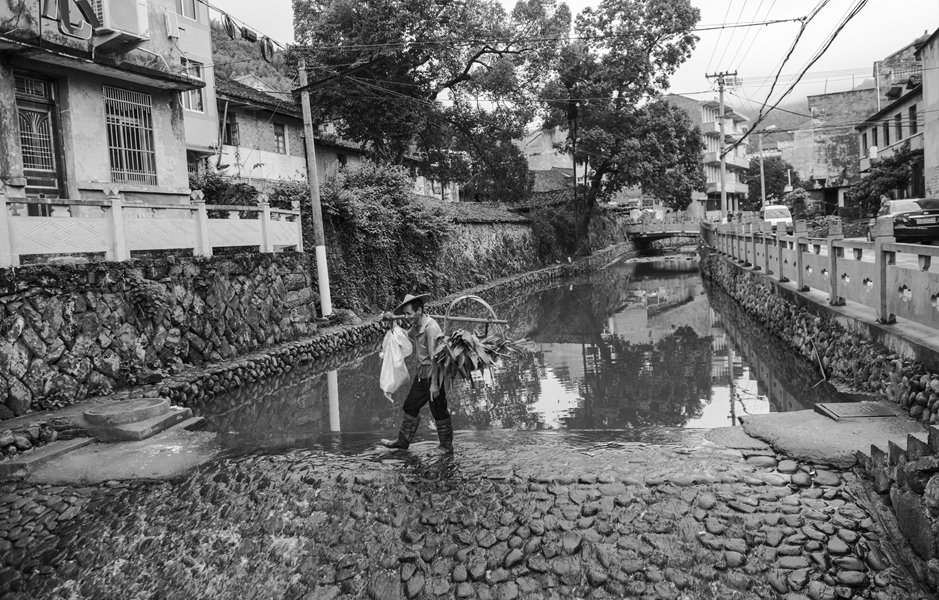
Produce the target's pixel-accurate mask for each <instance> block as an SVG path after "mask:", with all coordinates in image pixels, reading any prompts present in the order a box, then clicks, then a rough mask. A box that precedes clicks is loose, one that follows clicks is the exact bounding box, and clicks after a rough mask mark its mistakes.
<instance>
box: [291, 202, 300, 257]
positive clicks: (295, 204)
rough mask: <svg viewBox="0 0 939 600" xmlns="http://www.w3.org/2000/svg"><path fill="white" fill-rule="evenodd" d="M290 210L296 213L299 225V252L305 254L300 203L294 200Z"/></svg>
mask: <svg viewBox="0 0 939 600" xmlns="http://www.w3.org/2000/svg"><path fill="white" fill-rule="evenodd" d="M290 208H291V209H292V210H294V211H296V213H297V214H296V219H297V221H296V225H297V252H303V219H302V218H300V217H301V215H300V202H299V201H298V200H294V201H293V202H291V203H290Z"/></svg>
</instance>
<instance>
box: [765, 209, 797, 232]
mask: <svg viewBox="0 0 939 600" xmlns="http://www.w3.org/2000/svg"><path fill="white" fill-rule="evenodd" d="M760 220H761V221H766V222H767V223H769V224H770V225H772V226H773V231H776V230H777V228H779V227H780V226H782V228H783V229H784V230H785V231H791V230H792V213H790V212H789V207H788V206H785V205H782V204H770V205H768V206H764V207H763V208H761V209H760Z"/></svg>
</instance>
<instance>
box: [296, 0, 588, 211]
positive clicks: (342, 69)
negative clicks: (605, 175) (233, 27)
mask: <svg viewBox="0 0 939 600" xmlns="http://www.w3.org/2000/svg"><path fill="white" fill-rule="evenodd" d="M293 8H294V15H295V21H294V26H295V37H296V39H297V41H298V43H300V44H302V46H301V47H300V48H299V49H298V52H303V53H304V57H305V59H306V61H307V68H308V69H309V75H310V80H311V83H313V84H315V85H314V87H313V88H312V89H311V97H312V98H311V100H312V104H313V106H314V107H316V112H317V114H316V115H315V118H316V119H318V120H320V121H325V120H327V119H328V120H331V121H332V122H333V123H334V124H335V125H336V127H337V129H338V133H339V135H341V136H342V137H345V138H347V139H351V140H353V141H356V142H359V143H361V144H363V146H365V147H367V148H368V149H369V150H370V151H371V152H372V153H373V154H374V155H375V156H376V157H377V158H378V159H379V160H383V161H386V162H391V163H396V164H401V163H402V162H404V160H405V158H406V157H407V158H412V157H416V158H417V159H418V161H419V164H420V169H421V171H422V172H423V173H425V174H428V175H430V176H433V177H434V178H436V179H439V180H441V181H466V182H468V183H469V184H470V187H471V191H472V193H473V194H474V195H479V196H481V197H486V198H491V197H493V196H494V195H498V194H497V193H496V192H498V191H499V190H500V188H507V189H511V184H512V182H517V181H522V182H525V181H527V167H524V166H523V164H522V155H521V153H520V151H519V150H518V149H516V148H514V147H513V145H512V144H511V143H509V142H510V140H512V139H515V138H518V137H521V134H522V131H523V127H524V125H525V123H527V122H528V121H529V120H530V119H531V116H532V115H533V104H532V99H531V97H530V93H529V90H530V89H531V83H532V82H533V81H535V80H536V79H538V78H539V77H540V73H542V72H543V69H544V65H545V64H547V63H546V61H547V60H548V59H549V58H550V56H551V51H552V49H553V46H554V42H553V41H552V40H554V39H557V38H558V36H560V35H566V33H567V31H568V29H569V27H570V11H569V10H568V9H567V7H566V6H565V5H560V6H559V7H557V8H555V7H554V6H553V5H552V4H551V3H550V2H547V3H543V2H539V1H538V0H522V2H519V4H518V5H517V6H516V7H515V9H514V10H513V11H512V12H511V13H510V14H506V11H505V9H504V8H503V7H502V4H501V3H500V2H498V1H496V0H478V1H475V2H441V1H440V0H293ZM521 174H524V175H525V176H524V177H519V175H521ZM507 186H508V187H507ZM522 191H524V186H523V190H522ZM503 195H504V194H503Z"/></svg>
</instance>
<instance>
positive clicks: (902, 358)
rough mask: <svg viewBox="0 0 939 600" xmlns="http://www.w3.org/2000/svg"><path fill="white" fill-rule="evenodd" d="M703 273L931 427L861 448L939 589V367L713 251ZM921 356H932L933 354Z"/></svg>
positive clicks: (793, 345)
mask: <svg viewBox="0 0 939 600" xmlns="http://www.w3.org/2000/svg"><path fill="white" fill-rule="evenodd" d="M701 270H702V275H703V277H704V278H705V279H706V280H707V281H709V282H710V283H712V284H715V285H717V286H719V287H720V288H722V289H723V290H724V291H725V292H727V293H728V294H729V295H730V296H731V297H732V298H733V299H734V301H735V302H736V303H737V304H738V305H739V306H740V307H741V308H742V309H743V310H745V311H746V312H747V313H748V314H749V315H750V316H752V317H753V318H754V319H755V320H757V321H759V322H760V323H762V324H763V326H764V327H765V328H766V329H767V330H769V332H771V333H772V334H773V335H774V336H775V338H776V339H777V340H779V341H781V342H782V343H783V344H784V345H785V346H786V347H788V348H790V349H791V350H793V351H795V352H796V353H798V354H800V355H802V356H803V357H805V358H806V359H808V360H811V361H820V362H821V364H822V365H824V368H825V371H826V372H825V375H826V376H827V377H828V379H829V380H834V381H837V382H841V383H843V384H844V385H845V386H846V387H848V388H852V389H855V390H863V391H867V392H872V393H874V394H876V395H877V397H878V398H880V399H882V400H887V401H890V402H892V403H894V404H895V405H896V406H897V407H898V408H900V409H902V411H903V412H905V413H906V414H908V415H909V416H910V417H911V418H913V419H916V420H918V421H920V422H921V423H923V424H924V425H925V426H926V427H927V428H928V430H927V431H928V432H927V433H922V434H913V435H910V436H908V438H907V439H906V440H898V441H896V442H890V443H889V444H888V446H887V447H879V446H876V445H875V446H872V447H871V448H870V451H867V449H862V450H861V451H859V452H858V453H857V459H858V466H859V467H860V468H861V470H862V471H863V472H864V473H866V474H868V475H869V476H870V477H872V479H873V485H874V489H875V490H876V491H877V492H879V493H881V494H883V495H884V497H885V499H886V500H887V501H888V502H889V505H890V507H891V509H892V511H893V512H894V514H895V515H896V517H897V522H898V525H899V528H900V531H901V532H902V533H903V534H904V536H905V537H906V538H907V539H908V540H910V543H911V545H912V546H913V548H914V550H915V551H916V553H917V555H918V556H919V558H920V559H922V561H923V564H922V565H920V566H919V567H918V568H917V575H918V576H919V577H920V579H921V580H924V581H928V582H929V584H930V585H931V586H932V587H933V588H939V427H937V426H936V422H937V419H939V368H937V365H936V363H935V361H928V362H927V360H917V359H916V358H913V357H911V356H908V355H905V354H901V353H899V352H896V351H892V350H891V349H889V348H887V347H886V346H885V345H883V344H882V343H880V342H878V341H877V340H876V339H872V336H871V334H870V329H869V328H867V327H864V326H861V325H858V326H857V327H852V328H851V329H848V328H847V327H845V326H844V325H843V324H842V323H844V320H843V319H841V318H837V319H836V318H835V317H834V316H833V313H831V312H830V311H828V309H827V308H826V307H821V306H819V305H815V304H813V303H812V302H811V301H808V300H805V299H804V298H802V297H801V296H800V295H799V294H798V293H796V292H793V291H791V290H785V289H783V288H781V287H780V286H779V285H778V284H777V283H776V282H775V281H772V280H770V279H769V278H767V277H765V276H763V275H761V274H759V273H754V272H752V271H750V270H748V269H744V268H742V267H740V266H738V265H736V264H733V263H732V262H730V261H729V260H727V259H726V258H724V257H722V256H720V255H718V254H716V253H714V252H712V251H710V250H709V249H707V248H704V249H703V250H702V260H701ZM919 356H920V357H922V358H926V359H928V358H929V353H928V352H921V353H920V354H919ZM914 566H915V565H914Z"/></svg>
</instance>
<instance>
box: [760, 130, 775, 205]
mask: <svg viewBox="0 0 939 600" xmlns="http://www.w3.org/2000/svg"><path fill="white" fill-rule="evenodd" d="M775 129H776V126H775V125H770V126H769V127H767V128H766V129H764V130H762V131H760V135H759V136H758V137H757V141H758V142H759V148H760V206H766V177H765V176H764V175H763V136H764V135H766V134H767V133H769V132H771V131H774V130H775Z"/></svg>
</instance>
